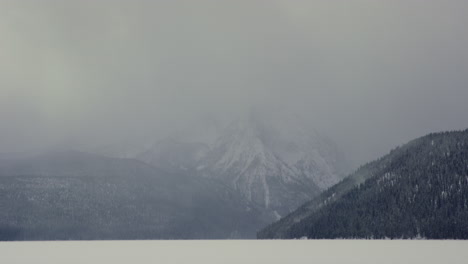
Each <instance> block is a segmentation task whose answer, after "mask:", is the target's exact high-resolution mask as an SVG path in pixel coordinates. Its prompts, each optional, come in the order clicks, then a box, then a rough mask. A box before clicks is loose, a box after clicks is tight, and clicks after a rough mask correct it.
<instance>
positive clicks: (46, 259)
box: [0, 240, 468, 264]
mask: <svg viewBox="0 0 468 264" xmlns="http://www.w3.org/2000/svg"><path fill="white" fill-rule="evenodd" d="M467 249H468V241H447V240H444V241H429V240H380V241H376V240H274V241H273V240H267V241H255V240H219V241H197V240H192V241H189V240H185V241H99V242H6V243H0V260H1V263H8V264H13V263H34V264H52V263H70V264H77V263H80V264H81V263H86V264H88V263H112V264H120V263H122V264H123V263H174V264H175V263H177V264H179V263H203V264H205V263H226V264H231V263H243V264H245V263H268V264H276V263H277V264H283V263H320V264H328V263H346V264H362V263H373V264H374V263H379V264H387V263H388V264H390V263H392V264H393V263H399V264H404V263H411V264H418V263H424V264H431V263H437V264H439V263H450V264H458V263H460V264H461V263H467V260H468V250H467Z"/></svg>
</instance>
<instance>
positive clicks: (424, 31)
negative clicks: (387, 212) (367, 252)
mask: <svg viewBox="0 0 468 264" xmlns="http://www.w3.org/2000/svg"><path fill="white" fill-rule="evenodd" d="M343 2H344V1H328V0H316V1H300V0H291V1H285V0H271V1H250V0H228V1H216V0H199V1H188V0H171V1H145V0H135V1H124V0H100V1H92V0H80V1H54V0H43V1H40V2H39V1H33V0H22V1H12V0H11V1H10V0H2V1H0V39H1V41H0V58H1V59H0V72H1V73H2V74H1V78H0V123H1V125H2V128H1V131H0V132H1V133H0V152H33V151H44V150H51V149H57V148H62V149H65V148H71V149H76V148H81V147H87V148H89V147H96V146H99V147H101V149H102V151H108V152H116V151H117V150H119V151H121V152H122V153H124V154H132V155H133V154H135V152H138V151H137V150H140V149H141V147H142V146H148V145H151V144H152V143H154V142H153V141H154V140H155V139H159V140H161V139H164V138H167V137H168V135H172V134H173V133H174V131H180V130H181V129H184V128H185V127H192V125H191V124H193V123H194V122H197V120H199V119H200V118H206V117H207V116H216V117H217V118H219V119H225V120H228V121H230V120H231V119H232V117H233V116H236V115H237V116H242V115H243V114H244V112H246V111H248V110H247V109H249V108H250V107H252V106H258V105H261V106H263V107H266V108H272V107H273V106H276V105H281V106H283V107H284V108H286V109H291V110H293V111H294V112H299V113H303V114H304V117H305V118H307V122H308V123H312V124H314V127H315V128H316V129H317V130H318V131H320V132H321V133H322V134H325V135H327V136H328V137H330V138H332V139H333V140H334V141H335V142H336V143H337V145H339V146H340V148H341V149H342V150H343V151H344V153H345V154H346V156H347V157H348V160H349V161H350V162H351V163H352V165H354V167H357V166H359V165H360V164H362V163H364V162H366V161H368V160H372V159H374V158H375V157H378V156H382V155H383V154H385V152H386V151H387V150H388V149H390V148H392V147H393V146H395V145H397V144H401V142H406V141H408V140H410V139H412V138H415V137H417V136H419V135H423V134H427V133H430V132H434V131H445V130H453V129H464V126H465V124H467V123H468V115H466V113H467V112H468V104H466V102H465V101H466V98H467V97H468V89H466V83H468V75H467V74H466V69H467V67H468V35H467V34H466V24H467V21H466V20H467V17H468V2H466V1H457V0H448V1H440V0H426V1H424V3H422V2H421V1H420V0H408V1H374V0H351V1H345V2H344V3H343ZM389 131H391V133H388V132H389ZM133 150H135V151H133Z"/></svg>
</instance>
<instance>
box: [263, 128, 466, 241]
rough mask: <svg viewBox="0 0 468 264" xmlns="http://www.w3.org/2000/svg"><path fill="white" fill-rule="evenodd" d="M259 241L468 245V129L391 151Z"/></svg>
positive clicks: (313, 201) (269, 228)
mask: <svg viewBox="0 0 468 264" xmlns="http://www.w3.org/2000/svg"><path fill="white" fill-rule="evenodd" d="M258 237H259V238H301V237H307V238H318V239H320V238H377V239H379V238H428V239H466V238H468V130H465V131H459V132H444V133H434V134H430V135H427V136H425V137H422V138H419V139H416V140H413V141H411V142H409V143H408V144H406V145H404V146H402V147H398V148H396V149H394V150H392V151H391V152H390V153H389V154H388V155H386V156H384V157H383V158H381V159H379V160H376V161H374V162H371V163H369V164H366V165H365V166H362V167H361V168H360V169H358V170H357V171H356V172H355V173H353V174H351V175H350V176H349V177H348V178H346V179H345V180H343V181H342V182H340V183H338V184H337V185H335V186H333V187H332V188H330V189H329V190H327V191H326V192H324V193H323V194H322V195H321V196H319V197H318V198H316V199H314V200H312V201H311V202H309V203H307V204H305V205H303V206H302V207H301V208H299V209H298V210H297V211H295V212H293V213H292V214H290V215H288V216H287V217H285V218H283V219H281V220H280V221H278V222H276V223H274V224H272V225H270V226H269V227H267V228H265V229H264V230H262V231H260V232H259V233H258Z"/></svg>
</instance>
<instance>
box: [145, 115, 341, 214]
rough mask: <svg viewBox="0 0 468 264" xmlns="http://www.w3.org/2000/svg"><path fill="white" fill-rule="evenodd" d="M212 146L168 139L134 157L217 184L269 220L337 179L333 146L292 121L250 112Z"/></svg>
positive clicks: (221, 134)
mask: <svg viewBox="0 0 468 264" xmlns="http://www.w3.org/2000/svg"><path fill="white" fill-rule="evenodd" d="M205 142H206V141H205ZM212 142H213V143H200V142H199V143H194V142H187V140H185V141H184V140H183V139H180V138H179V139H173V140H171V141H170V142H169V143H168V142H161V143H159V144H156V145H155V146H154V147H153V148H152V149H150V150H148V151H147V152H145V153H143V154H142V155H140V156H139V158H140V159H142V160H144V161H146V162H148V163H151V164H153V165H155V166H159V167H163V168H165V169H167V170H172V171H174V170H175V171H181V170H182V171H185V172H186V173H193V174H197V175H202V176H205V177H210V178H215V179H218V180H221V181H223V182H225V183H226V184H227V185H228V186H231V187H232V188H233V189H235V190H236V191H238V192H239V193H240V194H241V195H242V196H243V197H244V198H245V199H247V200H248V201H250V202H253V203H255V204H257V205H260V206H262V207H263V208H265V209H267V210H268V211H270V212H271V213H272V215H275V216H277V215H278V214H279V215H285V214H287V213H289V212H290V211H291V210H294V209H295V208H296V207H297V206H299V205H300V204H301V203H303V202H305V201H307V200H309V199H311V198H312V197H314V196H315V195H317V194H318V193H319V192H321V191H323V190H324V189H326V188H328V187H330V186H331V185H333V184H335V183H337V182H338V181H339V180H340V179H341V178H340V177H339V173H340V171H339V170H338V169H337V168H338V167H339V166H340V164H339V163H340V162H341V157H340V155H339V153H338V151H337V150H336V147H335V146H334V145H333V143H331V142H330V141H329V140H327V139H325V138H323V137H321V136H320V135H318V134H317V133H316V132H315V131H313V130H309V129H306V128H305V126H304V125H303V123H302V122H301V121H300V120H299V119H298V118H297V117H295V116H285V115H272V114H268V113H267V114H265V113H260V112H251V113H250V115H248V116H247V117H246V118H243V119H239V120H237V121H235V122H232V123H231V124H229V125H228V126H227V127H226V128H224V129H222V130H220V131H219V133H218V135H217V136H216V139H215V140H213V141H212Z"/></svg>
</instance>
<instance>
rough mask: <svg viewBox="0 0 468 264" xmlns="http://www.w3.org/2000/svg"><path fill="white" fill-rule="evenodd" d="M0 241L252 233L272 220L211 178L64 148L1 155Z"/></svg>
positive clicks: (216, 236)
mask: <svg viewBox="0 0 468 264" xmlns="http://www.w3.org/2000/svg"><path fill="white" fill-rule="evenodd" d="M0 190H1V192H0V198H1V199H0V208H2V210H0V240H95V239H99V240H108V239H120V240H122V239H226V238H253V237H254V236H255V232H256V230H258V229H259V228H260V227H262V226H264V225H266V224H267V223H269V222H270V221H271V220H270V218H269V217H267V216H266V215H265V214H264V213H263V211H262V209H261V208H257V207H255V205H252V204H251V203H249V202H248V201H246V200H245V199H243V198H242V197H241V196H240V195H239V194H238V193H236V192H234V191H232V190H231V189H230V188H228V187H226V186H225V185H223V184H221V183H219V182H216V181H213V180H211V179H204V178H197V177H192V176H186V175H179V174H171V173H167V172H164V171H162V170H159V169H156V168H154V167H151V166H149V165H147V164H145V163H143V162H140V161H137V160H132V159H116V158H107V157H102V156H98V155H93V154H87V153H81V152H59V153H51V154H47V155H41V156H38V157H33V158H26V159H19V160H0Z"/></svg>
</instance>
